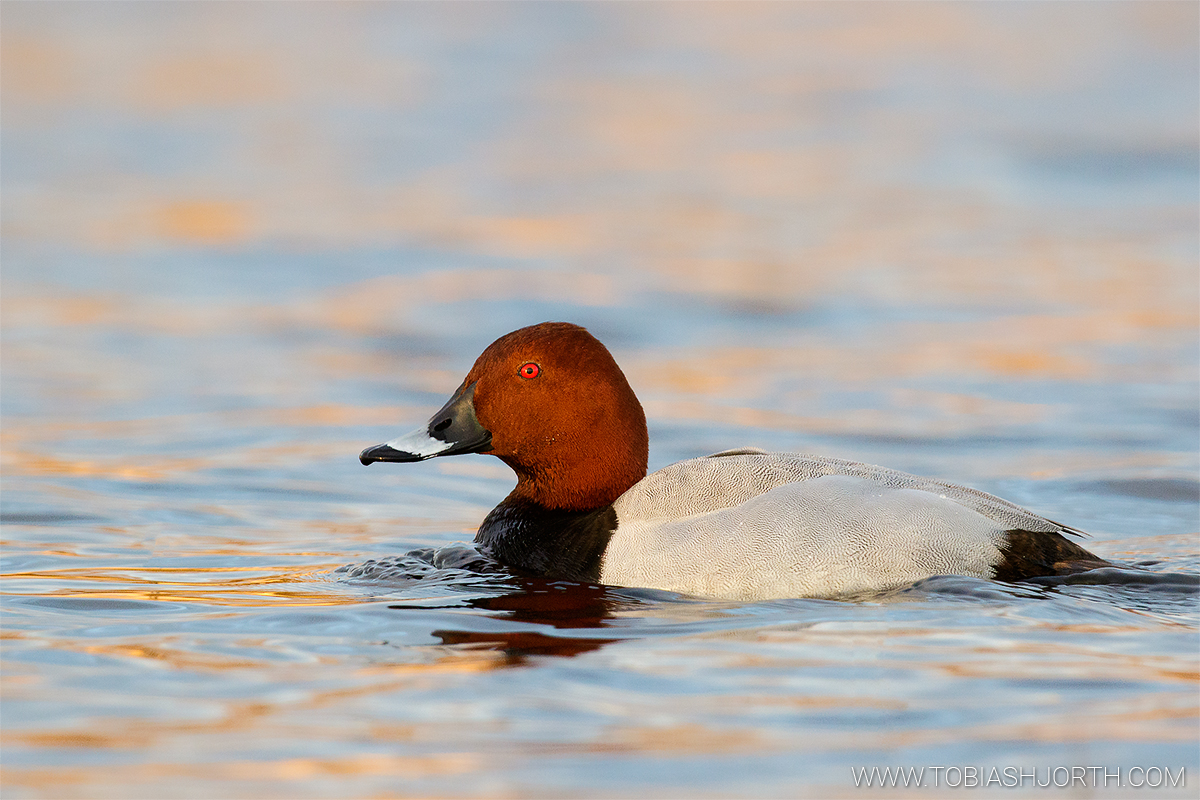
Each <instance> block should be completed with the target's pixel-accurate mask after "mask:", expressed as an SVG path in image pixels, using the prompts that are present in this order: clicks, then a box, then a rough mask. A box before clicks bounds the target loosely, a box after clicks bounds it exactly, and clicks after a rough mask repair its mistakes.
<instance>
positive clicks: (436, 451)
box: [358, 383, 492, 465]
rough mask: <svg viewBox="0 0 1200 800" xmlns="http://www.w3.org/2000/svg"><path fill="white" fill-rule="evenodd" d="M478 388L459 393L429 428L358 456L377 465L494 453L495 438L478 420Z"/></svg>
mask: <svg viewBox="0 0 1200 800" xmlns="http://www.w3.org/2000/svg"><path fill="white" fill-rule="evenodd" d="M474 397H475V384H473V383H472V384H471V385H470V386H468V387H466V388H465V389H462V390H460V391H459V392H458V393H457V394H455V395H454V397H452V398H450V402H448V403H446V405H444V406H442V408H441V410H440V411H438V412H437V413H436V414H434V415H433V418H432V419H430V420H429V424H428V425H426V426H424V427H422V428H418V429H417V430H415V431H413V432H412V433H410V434H407V435H405V436H401V437H400V438H398V439H393V440H392V441H390V442H384V443H383V444H377V445H375V446H374V447H368V448H367V449H366V450H363V451H362V452H361V453H359V455H358V460H359V461H361V462H362V463H363V464H364V465H368V464H371V463H372V462H375V461H398V462H412V461H424V460H425V459H427V458H434V457H435V456H456V455H459V454H461V453H483V452H486V451H487V450H490V449H491V446H492V434H491V433H490V432H489V431H488V430H486V429H485V428H484V427H483V426H482V425H480V424H479V420H478V419H476V418H475V403H474Z"/></svg>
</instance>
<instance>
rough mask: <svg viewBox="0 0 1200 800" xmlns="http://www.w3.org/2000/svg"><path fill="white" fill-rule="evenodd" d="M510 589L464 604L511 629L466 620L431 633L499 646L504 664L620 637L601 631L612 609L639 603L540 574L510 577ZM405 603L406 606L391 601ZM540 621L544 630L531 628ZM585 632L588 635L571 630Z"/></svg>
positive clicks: (569, 652) (456, 641) (574, 651)
mask: <svg viewBox="0 0 1200 800" xmlns="http://www.w3.org/2000/svg"><path fill="white" fill-rule="evenodd" d="M512 580H513V583H514V584H515V586H514V591H512V592H507V593H503V594H498V595H493V596H487V597H474V598H470V599H468V600H466V601H465V602H464V603H463V604H462V605H460V606H459V608H462V607H463V606H466V607H468V608H472V609H477V610H479V611H482V612H487V616H488V618H489V620H492V621H505V622H511V623H516V624H514V625H513V626H512V627H511V628H507V627H505V626H503V625H501V626H496V627H492V626H488V629H486V630H485V629H480V627H479V626H477V625H464V626H463V628H462V629H447V628H439V629H437V630H434V631H433V632H432V633H433V635H434V636H436V637H437V638H439V639H441V641H442V643H443V644H446V645H470V646H475V647H481V648H487V649H492V650H499V651H501V652H503V653H504V655H505V657H506V663H508V664H511V665H516V664H519V663H522V662H523V661H524V659H525V658H526V657H527V656H565V657H570V656H575V655H578V654H580V653H587V652H590V651H592V650H598V649H600V648H601V647H603V646H604V645H606V644H608V643H610V642H615V641H621V640H622V639H623V638H626V637H622V636H619V635H611V634H607V633H602V632H601V631H603V630H605V629H611V628H610V623H611V620H612V619H613V618H614V613H615V612H616V611H617V610H619V609H621V608H628V607H630V606H634V605H637V604H639V600H638V599H636V598H635V597H633V596H631V595H629V594H626V593H621V594H618V593H617V591H615V590H613V589H609V588H607V587H604V586H598V585H595V584H586V583H570V582H566V581H551V580H546V579H542V578H514V579H512ZM390 608H397V609H399V608H406V606H390ZM532 626H539V627H542V628H544V629H545V630H537V629H533V628H532ZM572 631H580V632H583V631H588V632H592V633H589V635H571V632H572Z"/></svg>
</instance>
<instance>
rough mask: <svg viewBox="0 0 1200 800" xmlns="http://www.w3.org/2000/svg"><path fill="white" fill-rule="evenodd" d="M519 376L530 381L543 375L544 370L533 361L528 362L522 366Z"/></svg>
mask: <svg viewBox="0 0 1200 800" xmlns="http://www.w3.org/2000/svg"><path fill="white" fill-rule="evenodd" d="M517 374H518V375H520V376H521V377H522V378H525V379H527V380H528V379H529V378H536V377H537V376H538V375H541V374H542V368H541V367H539V366H538V365H537V364H535V363H533V362H532V361H528V362H526V363H524V364H522V365H521V368H520V369H519V370H517Z"/></svg>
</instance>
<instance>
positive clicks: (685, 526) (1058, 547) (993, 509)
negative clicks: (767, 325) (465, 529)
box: [601, 451, 1095, 599]
mask: <svg viewBox="0 0 1200 800" xmlns="http://www.w3.org/2000/svg"><path fill="white" fill-rule="evenodd" d="M613 508H614V510H615V511H616V515H617V529H616V532H615V533H614V535H613V537H612V539H611V541H610V543H609V546H608V550H607V551H606V553H605V556H604V564H603V567H602V572H601V577H602V579H603V580H604V581H605V582H610V583H618V584H624V585H639V586H652V587H657V588H664V589H672V590H675V591H683V592H688V593H691V594H701V595H711V596H719V597H729V598H740V599H750V598H765V597H803V596H810V597H812V596H815V597H833V596H841V595H847V594H854V593H859V592H871V591H878V590H881V589H888V588H893V587H897V586H903V585H907V584H910V583H912V582H914V581H917V580H920V579H922V578H925V577H929V576H931V575H939V574H956V575H973V576H977V577H983V578H992V577H1000V578H1002V579H1007V580H1013V579H1016V578H1019V577H1026V576H1028V575H1036V574H1040V575H1045V574H1055V573H1056V572H1057V571H1059V568H1058V566H1057V564H1058V563H1059V562H1063V561H1070V560H1080V559H1086V558H1087V557H1091V558H1095V557H1094V556H1091V554H1090V553H1087V551H1085V550H1083V549H1082V548H1080V547H1079V546H1078V545H1075V544H1074V543H1073V542H1070V541H1069V540H1067V539H1065V538H1063V536H1062V534H1063V533H1064V532H1067V531H1068V529H1067V528H1065V527H1064V526H1062V525H1059V524H1058V523H1055V522H1052V521H1051V520H1048V519H1046V518H1044V517H1040V516H1038V515H1037V514H1034V513H1033V512H1031V511H1028V510H1026V509H1023V508H1021V507H1020V506H1017V505H1014V504H1012V503H1009V502H1007V501H1005V500H1002V499H1000V498H998V497H995V496H993V495H990V494H987V493H986V492H980V491H978V490H975V489H971V488H968V487H965V486H959V485H957V484H951V483H945V482H942V481H934V480H930V479H927V478H920V477H917V476H915V475H909V474H907V473H903V472H897V471H896V470H890V469H885V468H883V467H876V466H872V465H869V464H861V463H857V462H852V461H844V460H840V459H829V458H821V457H817V456H808V455H801V454H795V453H761V452H744V451H740V452H730V453H725V454H719V455H718V456H717V457H707V458H699V459H692V460H689V461H683V462H680V463H678V464H673V465H671V466H669V467H667V468H666V469H663V470H661V471H659V472H655V473H653V474H652V475H649V476H647V477H646V478H645V479H643V480H642V481H641V482H639V483H638V484H636V485H635V486H634V487H632V488H631V489H630V490H629V491H628V492H626V493H625V494H624V495H622V496H621V497H620V498H619V499H618V500H617V502H616V503H615V504H614V506H613ZM1014 534H1019V535H1017V536H1014ZM1026 545H1028V547H1026ZM1014 546H1015V547H1017V549H1018V550H1019V552H1017V553H1015V554H1014V553H1013V548H1014ZM1026 551H1028V552H1026ZM1014 556H1016V557H1017V559H1018V560H1019V561H1020V563H1019V564H1017V562H1016V561H1014ZM1010 562H1012V564H1016V566H1014V567H1013V569H1009V566H1010V565H1011V564H1010ZM1043 562H1045V563H1043ZM1010 573H1011V574H1010Z"/></svg>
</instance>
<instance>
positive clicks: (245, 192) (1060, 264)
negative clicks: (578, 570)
mask: <svg viewBox="0 0 1200 800" xmlns="http://www.w3.org/2000/svg"><path fill="white" fill-rule="evenodd" d="M1196 30H1197V19H1196V7H1195V5H1194V4H1171V3H1154V4H1121V3H1113V4H1104V5H1083V4H1077V5H1076V4H1072V5H1058V4H1055V5H1041V4H1021V5H1007V4H969V5H967V4H938V5H895V6H893V5H888V6H875V5H866V4H854V5H840V4H839V5H821V4H770V5H761V6H760V5H753V4H737V5H732V4H731V5H705V6H693V5H675V4H663V5H628V6H626V5H596V4H564V5H545V4H537V5H532V4H531V5H507V4H488V5H452V6H432V5H414V4H369V5H342V4H324V5H304V6H286V7H285V6H276V5H270V4H262V5H251V4H246V5H232V4H215V5H209V4H187V5H142V4H137V5H124V4H87V5H68V4H25V3H6V4H5V5H4V9H3V48H2V52H3V57H4V64H3V70H2V71H0V77H2V78H3V111H4V129H3V147H2V161H3V164H2V168H3V196H2V198H0V202H2V204H3V237H2V248H3V252H2V255H3V292H2V297H0V302H2V308H0V311H2V316H0V324H2V326H3V327H2V332H3V341H2V350H0V359H2V361H0V366H2V368H3V381H2V382H0V402H2V411H3V462H2V468H3V486H2V489H3V492H2V508H0V511H2V513H3V554H2V555H3V570H4V580H3V592H4V595H3V620H2V622H3V637H4V639H3V644H4V647H3V685H2V691H3V728H2V731H0V736H2V737H3V752H2V754H0V758H2V760H3V765H4V774H3V779H2V780H3V791H4V795H5V796H6V797H12V798H19V797H20V798H24V797H31V798H33V797H47V798H63V797H115V798H129V797H146V798H164V797H197V798H209V797H281V798H283V797H287V798H293V797H405V796H438V797H442V796H448V797H458V796H485V797H560V796H580V797H644V796H656V797H784V796H788V797H800V796H812V797H869V796H877V795H880V794H884V793H886V795H887V796H896V797H901V796H914V797H916V796H921V797H925V796H931V795H932V796H945V797H953V796H979V795H981V794H984V795H986V794H992V795H998V794H1003V795H1004V796H1006V797H1021V796H1035V797H1036V796H1050V795H1053V796H1059V794H1060V793H1062V792H1064V791H1069V792H1070V795H1071V796H1112V797H1121V796H1127V795H1128V794H1129V793H1131V792H1135V791H1136V792H1138V793H1139V795H1138V796H1142V795H1145V796H1154V797H1191V796H1194V794H1195V787H1196V785H1197V784H1196V782H1197V781H1198V780H1200V757H1198V755H1197V742H1198V740H1200V728H1198V715H1197V710H1198V703H1197V680H1198V676H1200V665H1198V660H1200V659H1198V657H1197V652H1198V645H1200V638H1198V630H1200V619H1198V614H1197V603H1196V601H1197V594H1196V582H1195V581H1196V577H1195V576H1197V575H1198V574H1200V542H1198V540H1197V531H1198V530H1200V520H1198V513H1200V512H1198V509H1200V489H1198V485H1200V484H1198V480H1197V479H1198V476H1200V464H1198V461H1200V459H1198V456H1197V450H1198V444H1200V409H1198V402H1197V397H1198V396H1200V379H1198V375H1197V373H1198V368H1197V364H1198V362H1200V353H1198V347H1197V339H1198V337H1197V325H1198V320H1197V316H1198V315H1197V308H1198V289H1197V266H1196V265H1197V253H1198V245H1197V238H1198V237H1197V225H1196V219H1197V210H1198V207H1200V198H1198V193H1200V189H1198V179H1197V173H1198V161H1197V142H1196V133H1195V132H1196V130H1197V125H1198V112H1197V102H1198V101H1197V98H1198V97H1200V86H1198V80H1197V70H1196V67H1195V65H1196V63H1197V36H1196ZM546 319H561V320H569V321H573V322H577V323H579V324H583V325H585V326H587V327H588V328H589V329H590V330H592V331H593V333H595V334H596V335H597V336H598V337H599V338H600V339H601V340H602V341H604V342H605V343H606V344H608V346H609V347H610V349H611V350H612V351H613V353H614V355H615V356H616V358H617V360H618V362H619V363H620V364H621V365H622V367H623V369H624V370H625V372H626V374H627V376H628V377H629V379H630V382H631V384H632V385H633V387H634V388H635V390H636V391H637V392H638V395H639V397H640V398H641V399H642V401H643V404H644V405H645V407H646V411H647V415H648V418H649V424H650V433H651V453H650V461H651V464H650V466H651V469H657V468H661V467H663V466H665V465H667V464H669V463H672V462H674V461H676V460H679V459H682V458H689V457H693V456H698V455H703V454H706V453H710V452H715V451H718V450H723V449H728V448H731V447H737V446H758V447H764V448H768V449H773V450H794V451H802V452H813V453H819V454H823V455H831V456H838V457H843V458H854V459H859V460H863V461H867V462H870V463H878V464H884V465H887V466H890V467H894V468H897V469H902V470H906V471H910V472H916V473H919V474H923V475H931V476H936V477H940V478H947V479H952V480H957V481H960V482H963V483H966V484H969V485H972V486H976V487H979V488H981V489H984V490H987V491H991V492H994V493H997V494H999V495H1001V496H1003V497H1006V498H1008V499H1011V500H1013V501H1015V502H1018V503H1021V504H1023V505H1026V506H1028V507H1030V508H1032V509H1034V510H1036V511H1038V512H1039V513H1042V514H1044V515H1046V516H1049V517H1051V518H1054V519H1058V520H1061V521H1063V522H1066V523H1069V524H1071V525H1073V526H1076V527H1079V528H1082V529H1084V530H1087V531H1089V532H1090V533H1091V534H1092V538H1091V539H1090V540H1088V542H1087V546H1088V547H1089V549H1092V550H1094V551H1095V552H1096V553H1097V554H1099V555H1101V556H1103V557H1105V558H1108V559H1112V560H1115V561H1118V562H1121V563H1122V564H1126V565H1130V566H1131V567H1135V568H1136V569H1138V570H1140V571H1141V572H1143V573H1147V574H1148V575H1149V576H1150V577H1147V578H1144V579H1140V580H1129V579H1127V577H1126V578H1122V577H1121V576H1120V575H1116V576H1114V575H1108V576H1106V577H1105V576H1102V577H1104V579H1103V580H1095V581H1078V582H1067V583H1062V584H1057V585H1033V584H1031V585H1006V584H998V583H993V582H989V581H982V580H975V579H967V578H956V577H939V578H933V579H930V580H928V581H923V582H921V583H920V584H918V585H916V586H913V587H907V588H904V589H902V590H899V591H896V592H891V593H888V594H885V595H881V596H877V597H872V598H866V599H863V600H860V601H856V602H844V601H830V600H812V599H794V600H776V601H770V602H760V603H730V602H716V601H710V600H704V599H699V598H691V597H684V596H679V595H673V594H669V593H663V592H655V591H649V590H643V589H634V588H614V587H596V586H579V585H571V584H563V583H555V582H545V581H542V582H536V581H535V582H528V581H526V582H522V581H515V580H512V579H509V578H506V577H504V576H498V575H494V574H480V573H475V572H471V571H467V570H462V569H456V568H455V567H454V565H453V563H452V562H453V559H451V562H450V563H446V564H444V565H443V566H442V567H441V568H434V567H432V566H426V567H420V565H419V564H416V567H419V568H414V569H410V570H408V571H407V573H406V575H407V577H405V576H404V575H392V576H391V578H389V579H382V578H379V577H378V576H377V577H375V578H363V577H361V576H359V577H354V575H353V573H352V572H348V571H345V570H341V571H339V570H340V568H343V567H345V566H346V565H362V564H364V563H365V562H367V561H368V560H371V559H374V560H376V561H379V560H386V559H395V558H397V557H401V556H403V555H404V554H406V553H409V552H410V551H413V550H418V549H422V548H430V549H432V551H434V552H438V551H441V552H443V553H445V552H446V551H445V550H444V548H447V547H450V546H452V545H454V543H456V542H469V541H470V539H471V537H472V535H473V532H474V529H475V527H476V526H477V525H478V523H479V521H480V520H481V519H482V518H483V516H484V514H486V513H487V511H488V510H489V509H490V508H491V507H492V506H493V505H494V504H495V503H496V502H498V501H499V500H500V499H501V498H502V497H503V496H504V495H505V494H506V493H507V492H508V490H509V489H510V488H511V487H512V485H513V482H514V481H513V478H512V476H511V473H509V472H508V470H507V469H506V468H504V467H503V465H502V464H500V463H499V462H497V461H496V460H494V459H490V458H488V457H483V456H464V457H460V458H454V459H438V460H435V461H432V462H428V463H423V464H416V465H387V464H384V465H376V466H374V467H372V468H371V469H364V468H363V467H362V466H360V465H359V463H358V461H357V453H358V452H359V451H360V450H361V449H362V448H363V447H365V446H367V445H371V444H375V443H377V442H380V441H384V440H387V439H390V438H392V437H393V436H395V435H396V434H398V433H401V432H403V431H405V430H408V429H410V428H412V427H414V426H415V425H416V424H418V423H420V422H422V421H423V420H425V419H426V418H427V417H428V415H429V414H430V413H431V412H432V411H434V410H436V409H437V408H438V407H439V406H440V405H441V404H442V403H443V402H444V400H445V399H446V397H447V396H448V395H449V393H450V392H451V391H452V390H453V389H454V387H455V386H457V385H458V383H459V381H460V380H461V378H462V376H463V374H465V372H466V370H467V369H468V368H469V366H470V364H471V363H472V361H473V360H474V358H475V356H476V355H477V354H478V353H479V351H480V350H482V349H483V347H485V346H486V345H487V344H488V343H489V342H491V341H492V340H493V339H495V338H496V337H497V336H499V335H501V334H503V333H505V332H507V331H509V330H511V329H514V328H516V327H520V326H522V325H527V324H531V323H535V322H540V321H543V320H546ZM413 564H415V562H410V566H412V565H413ZM874 766H878V767H881V768H882V767H913V768H922V767H925V768H927V770H930V771H928V772H927V773H926V775H925V778H924V781H925V782H924V784H923V785H922V786H921V787H920V788H915V787H910V788H909V789H907V790H904V789H899V788H895V789H892V788H889V789H887V790H879V789H874V790H872V789H868V788H866V787H864V786H861V785H858V786H856V783H855V779H854V774H855V770H858V769H861V768H863V767H867V768H870V767H874ZM1076 766H1082V767H1085V768H1090V767H1093V766H1095V767H1103V768H1104V769H1105V770H1107V771H1108V772H1109V773H1112V772H1114V771H1117V770H1120V771H1121V775H1122V777H1121V779H1120V780H1121V781H1123V783H1122V784H1121V785H1118V784H1117V782H1116V780H1114V779H1112V778H1109V779H1107V780H1108V785H1107V786H1105V785H1104V783H1105V781H1104V779H1101V780H1099V781H1095V780H1092V779H1094V778H1096V773H1095V772H1089V773H1088V774H1089V775H1090V776H1091V778H1090V779H1089V781H1088V783H1087V784H1086V785H1083V786H1080V785H1075V786H1073V787H1069V789H1068V790H1064V789H1057V788H1039V787H1038V786H1036V785H1035V784H1036V783H1037V782H1044V781H1046V780H1047V779H1048V777H1050V778H1053V776H1054V773H1053V770H1055V769H1056V768H1059V767H1067V768H1071V767H1076ZM934 767H944V768H946V769H945V770H942V771H941V772H937V773H935V772H934V771H932V768H934ZM993 767H995V768H997V769H999V770H1003V769H1005V768H1007V767H1012V768H1016V769H1017V770H1018V773H1019V772H1028V771H1031V770H1032V771H1035V772H1036V777H1035V778H1034V779H1032V780H1030V779H1023V783H1022V785H1021V786H1019V787H1009V786H1004V785H1002V786H1000V787H995V786H992V787H973V786H971V785H970V783H969V782H968V780H969V779H967V778H965V777H964V775H966V774H968V773H966V772H964V771H965V770H967V769H968V768H977V769H979V770H981V774H982V775H984V776H986V775H987V774H988V770H990V769H991V768H993ZM950 768H954V769H955V770H957V772H953V771H948V770H949V769H950ZM1133 768H1138V769H1143V770H1152V769H1155V768H1157V769H1159V770H1162V769H1165V770H1167V771H1169V773H1170V774H1171V775H1172V776H1173V777H1172V779H1171V780H1164V778H1163V776H1162V774H1161V772H1160V773H1157V774H1158V776H1159V780H1160V781H1161V782H1164V783H1165V785H1163V786H1158V787H1156V788H1154V789H1153V790H1151V789H1149V788H1137V789H1136V790H1135V789H1134V788H1132V787H1131V786H1130V784H1129V781H1130V780H1131V779H1132V780H1134V781H1136V780H1139V773H1136V772H1135V773H1131V772H1130V770H1131V769H1133ZM1181 769H1182V770H1184V771H1185V780H1183V781H1182V782H1179V778H1178V776H1179V774H1180V770H1181ZM935 774H937V775H938V776H939V780H940V781H941V783H939V784H938V785H937V786H934V785H933V780H934V775H935ZM1000 774H1002V775H1003V774H1004V773H1003V772H1001V773H1000ZM1155 774H1156V773H1154V772H1152V771H1143V772H1142V773H1140V776H1141V777H1140V780H1142V781H1143V782H1146V781H1147V780H1150V781H1153V780H1154V775H1155ZM1172 781H1176V782H1175V783H1172ZM947 782H949V783H950V784H951V785H949V786H947V785H946V784H947ZM1097 782H1098V783H1100V785H1099V786H1097V785H1095V784H1096V783H1097ZM1062 796H1066V795H1065V794H1063V795H1062Z"/></svg>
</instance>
